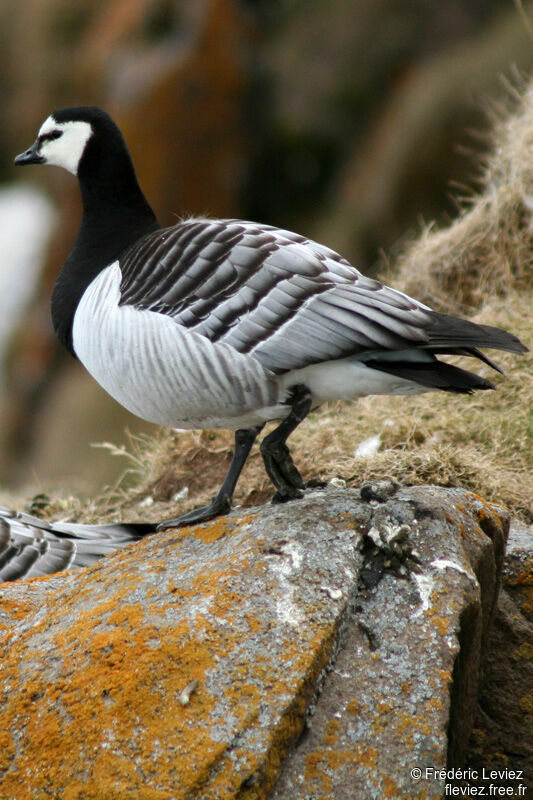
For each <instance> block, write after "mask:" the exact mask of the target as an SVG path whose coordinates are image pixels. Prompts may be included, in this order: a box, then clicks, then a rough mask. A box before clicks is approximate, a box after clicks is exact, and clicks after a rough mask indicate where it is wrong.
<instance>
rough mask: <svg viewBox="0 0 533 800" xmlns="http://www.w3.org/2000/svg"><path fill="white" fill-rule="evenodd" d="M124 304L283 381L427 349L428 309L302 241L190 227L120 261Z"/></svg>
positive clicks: (242, 229)
mask: <svg viewBox="0 0 533 800" xmlns="http://www.w3.org/2000/svg"><path fill="white" fill-rule="evenodd" d="M120 267H121V272H122V282H121V304H126V305H133V306H135V307H136V308H140V309H150V310H152V311H158V312H160V313H164V314H166V315H168V316H170V317H172V318H173V319H174V320H175V321H176V323H178V324H179V325H181V326H183V327H185V328H187V329H190V330H191V331H194V332H195V333H198V334H200V335H202V336H204V337H205V338H207V339H209V340H210V341H212V342H216V341H220V342H225V343H227V344H229V345H231V346H232V347H234V348H235V349H236V350H237V351H239V352H241V353H249V354H250V355H253V356H254V358H256V359H257V360H258V361H259V362H260V363H261V364H262V366H263V367H265V368H266V369H269V370H270V371H273V372H276V373H280V372H285V371H288V370H292V369H298V368H301V367H303V366H307V365H309V364H313V363H318V362H321V361H325V360H329V359H333V358H342V357H344V356H346V355H353V354H357V353H362V352H365V351H368V350H374V351H375V350H376V349H377V350H380V349H390V348H392V349H401V348H402V347H405V346H407V345H408V344H413V343H417V344H419V345H420V343H422V342H424V341H426V340H427V333H426V331H425V328H426V327H427V325H428V323H429V315H428V311H429V310H428V309H426V307H425V306H423V305H421V304H419V303H416V302H415V301H413V300H411V299H410V298H408V297H406V296H405V295H403V294H401V293H400V292H396V291H394V290H393V289H388V288H387V287H384V286H383V285H382V284H381V283H379V282H378V281H375V280H372V279H369V278H366V277H364V276H363V275H361V273H360V272H358V271H357V270H356V269H355V268H354V267H353V266H351V265H350V264H349V263H348V262H347V261H346V260H345V259H343V258H342V257H341V256H339V255H338V254H337V253H335V252H334V251H333V250H330V249H329V248H327V247H324V246H322V245H319V244H317V243H316V242H313V241H311V240H309V239H305V238H304V237H302V236H299V235H298V234H294V233H291V232H289V231H284V230H281V229H278V228H274V227H271V226H266V225H265V226H263V225H261V226H260V225H257V224H255V223H250V222H241V221H237V220H189V221H187V222H182V223H180V224H178V225H176V226H174V227H173V228H167V229H162V230H159V231H156V232H154V233H151V234H149V235H148V236H146V237H145V238H144V239H142V240H141V241H139V242H137V243H136V244H135V245H134V246H133V247H131V248H130V249H129V250H126V252H125V253H124V254H123V255H122V256H121V258H120Z"/></svg>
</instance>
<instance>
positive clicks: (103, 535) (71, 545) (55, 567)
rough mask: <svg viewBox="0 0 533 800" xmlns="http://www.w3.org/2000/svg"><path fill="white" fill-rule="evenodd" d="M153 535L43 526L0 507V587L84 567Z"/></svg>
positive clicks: (142, 529) (127, 528)
mask: <svg viewBox="0 0 533 800" xmlns="http://www.w3.org/2000/svg"><path fill="white" fill-rule="evenodd" d="M153 532H154V528H153V526H151V525H146V524H142V523H141V524H116V525H111V524H110V525H80V524H78V523H74V522H55V523H51V522H45V521H43V520H41V519H39V518H38V517H34V516H32V515H30V514H24V513H22V512H20V511H11V510H10V509H8V508H3V507H1V506H0V583H2V582H4V581H14V580H18V579H20V578H36V577H41V576H43V575H50V574H52V573H54V572H59V571H60V570H65V569H75V568H77V567H87V566H90V565H91V564H94V563H95V562H96V561H98V560H99V559H100V558H102V557H103V556H105V555H109V554H110V553H113V552H114V551H115V550H118V549H119V548H122V547H125V546H126V545H127V544H131V542H135V541H137V540H138V539H140V538H141V537H142V536H145V535H146V534H147V533H153Z"/></svg>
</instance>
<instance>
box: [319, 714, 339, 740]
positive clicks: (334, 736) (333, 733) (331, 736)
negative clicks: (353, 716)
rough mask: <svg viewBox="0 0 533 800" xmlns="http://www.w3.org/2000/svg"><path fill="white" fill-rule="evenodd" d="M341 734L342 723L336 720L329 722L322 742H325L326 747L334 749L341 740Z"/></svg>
mask: <svg viewBox="0 0 533 800" xmlns="http://www.w3.org/2000/svg"><path fill="white" fill-rule="evenodd" d="M339 732H340V721H339V720H338V719H336V718H333V719H330V720H328V722H327V724H326V730H325V731H324V736H323V739H322V741H323V742H324V744H325V745H328V746H329V747H332V746H333V745H335V744H336V743H337V741H338V739H339Z"/></svg>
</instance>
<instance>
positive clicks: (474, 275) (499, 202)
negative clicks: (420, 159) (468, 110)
mask: <svg viewBox="0 0 533 800" xmlns="http://www.w3.org/2000/svg"><path fill="white" fill-rule="evenodd" d="M508 98H509V105H513V106H514V113H509V111H508V109H504V108H503V107H500V108H494V109H493V110H492V118H493V147H492V155H491V156H490V157H489V158H488V159H487V162H486V165H485V169H484V175H483V180H482V183H483V189H482V191H481V192H480V193H479V194H477V195H471V196H470V197H464V198H462V199H460V203H461V205H462V211H461V214H460V216H459V217H458V219H457V220H456V221H455V222H454V223H453V224H452V225H451V226H450V228H448V229H446V230H442V231H436V230H432V229H431V227H430V228H428V229H426V230H425V231H424V232H423V233H422V235H421V236H420V238H419V239H417V241H416V242H413V243H412V245H411V246H410V247H409V248H407V250H406V251H405V253H404V255H403V256H402V257H401V258H400V259H399V261H398V263H397V265H396V270H395V272H396V277H395V286H396V287H397V288H399V289H402V291H404V292H406V293H407V294H412V295H413V296H414V297H417V298H418V299H420V300H423V301H425V302H428V303H429V304H430V305H433V306H434V307H436V308H439V309H440V310H446V311H448V312H449V313H453V312H455V313H458V314H470V313H472V311H473V310H477V309H480V308H482V306H483V304H484V303H485V302H486V301H487V298H490V297H493V296H494V295H496V296H500V297H504V296H505V295H506V294H507V292H508V291H510V290H512V291H528V290H531V289H532V288H533V250H532V247H531V245H532V237H533V217H532V214H533V161H532V158H531V156H532V153H533V84H531V85H529V86H528V87H526V88H525V89H523V90H522V92H518V91H517V90H515V89H511V88H510V89H509V95H508ZM506 112H507V113H506Z"/></svg>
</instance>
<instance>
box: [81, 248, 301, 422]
mask: <svg viewBox="0 0 533 800" xmlns="http://www.w3.org/2000/svg"><path fill="white" fill-rule="evenodd" d="M120 282H121V272H120V267H119V264H118V262H116V263H114V264H111V265H110V266H109V267H107V268H106V269H104V270H103V271H102V272H101V273H100V274H99V275H98V276H97V277H96V278H95V279H94V281H93V282H92V283H91V284H90V285H89V287H88V288H87V289H86V291H85V293H84V294H83V296H82V298H81V300H80V302H79V304H78V308H77V309H76V313H75V315H74V323H73V331H72V335H73V345H74V351H75V353H76V355H77V356H78V358H79V359H80V361H81V362H82V364H83V365H84V366H85V367H86V369H87V370H88V371H89V372H90V373H91V375H92V376H93V377H94V378H95V379H96V380H97V381H98V383H99V384H100V385H101V386H102V387H103V388H104V389H105V390H106V391H107V392H108V393H109V394H110V395H111V396H112V397H114V398H115V400H117V401H118V402H119V403H121V404H122V405H123V406H124V407H125V408H127V409H128V410H129V411H131V412H132V413H133V414H136V415H137V416H139V417H141V418H142V419H145V420H148V421H149V422H155V423H157V424H159V425H166V426H172V427H181V428H210V427H223V428H233V429H236V428H241V427H250V426H252V425H257V424H259V423H260V422H263V421H265V420H266V419H276V418H278V417H283V416H285V415H286V414H287V408H286V407H282V406H280V405H279V389H278V385H277V381H276V380H275V378H274V376H272V375H271V374H270V373H268V372H267V371H266V370H264V369H263V367H261V365H260V364H259V363H258V362H257V361H256V360H255V359H254V358H251V357H250V356H246V355H244V354H241V353H238V352H237V351H236V350H235V349H234V348H232V347H230V346H229V345H227V344H223V343H220V342H219V343H212V342H210V341H209V340H208V339H206V338H205V337H203V336H200V335H198V334H195V333H193V332H191V331H188V330H187V329H186V328H183V327H182V326H180V325H179V324H177V323H176V322H175V321H173V320H172V319H171V318H170V317H168V316H166V315H165V314H161V313H158V312H154V311H146V310H139V309H136V308H134V307H132V306H128V305H119V301H120Z"/></svg>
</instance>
